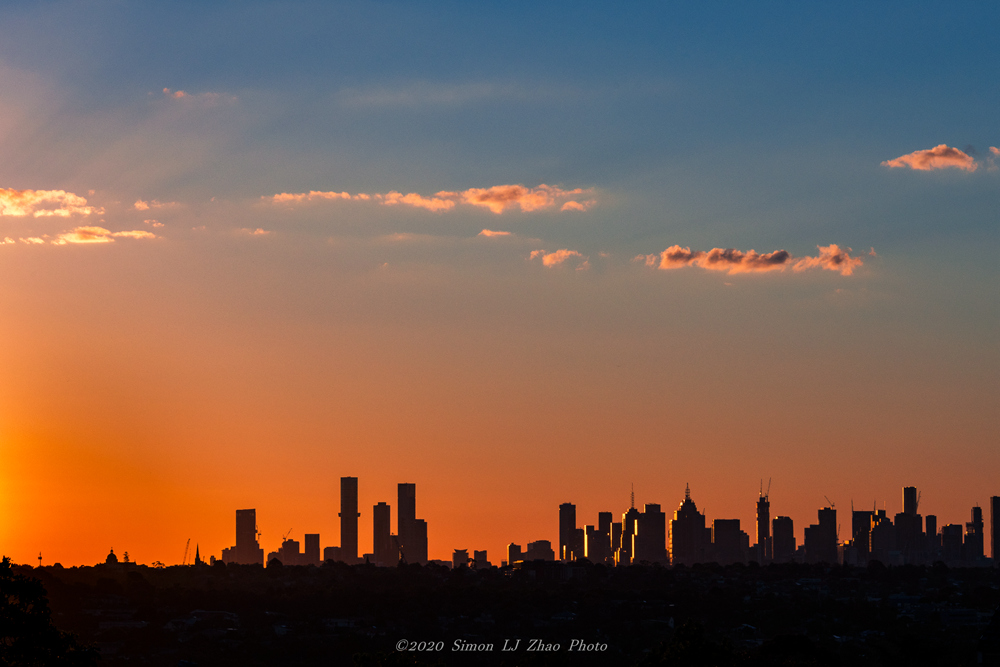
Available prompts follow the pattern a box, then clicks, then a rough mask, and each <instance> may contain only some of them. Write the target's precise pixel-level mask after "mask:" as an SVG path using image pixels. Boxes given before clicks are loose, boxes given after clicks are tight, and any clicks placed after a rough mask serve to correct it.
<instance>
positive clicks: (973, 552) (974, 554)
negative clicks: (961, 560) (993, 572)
mask: <svg viewBox="0 0 1000 667" xmlns="http://www.w3.org/2000/svg"><path fill="white" fill-rule="evenodd" d="M983 528H984V524H983V508H982V507H979V506H978V505H977V506H976V507H973V508H972V521H970V522H968V523H967V524H965V553H964V556H965V560H966V562H968V563H970V564H971V563H974V562H976V561H978V560H982V558H983V537H984V535H983Z"/></svg>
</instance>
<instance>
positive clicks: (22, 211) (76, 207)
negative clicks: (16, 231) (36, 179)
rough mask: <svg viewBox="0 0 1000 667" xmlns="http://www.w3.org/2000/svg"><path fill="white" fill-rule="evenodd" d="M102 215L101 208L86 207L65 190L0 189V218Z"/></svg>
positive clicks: (75, 196)
mask: <svg viewBox="0 0 1000 667" xmlns="http://www.w3.org/2000/svg"><path fill="white" fill-rule="evenodd" d="M91 213H97V214H98V215H100V214H102V213H104V209H103V208H97V207H94V206H88V205H87V200H86V199H85V198H84V197H81V196H80V195H76V194H73V193H72V192H66V191H65V190H14V189H12V188H11V189H3V188H0V216H11V217H24V216H28V215H31V216H34V217H36V218H40V217H47V216H58V217H62V218H68V217H69V216H71V215H90V214H91Z"/></svg>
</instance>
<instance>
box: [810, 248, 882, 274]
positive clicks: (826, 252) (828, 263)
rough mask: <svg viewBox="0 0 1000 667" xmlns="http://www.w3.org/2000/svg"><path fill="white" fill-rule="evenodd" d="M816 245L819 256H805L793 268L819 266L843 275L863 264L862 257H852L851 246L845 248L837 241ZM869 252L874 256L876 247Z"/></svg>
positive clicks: (850, 272) (852, 271)
mask: <svg viewBox="0 0 1000 667" xmlns="http://www.w3.org/2000/svg"><path fill="white" fill-rule="evenodd" d="M816 247H817V248H818V249H819V257H803V258H801V259H799V260H797V261H796V262H795V265H794V266H793V267H792V268H793V269H794V270H796V271H804V270H805V269H812V268H816V267H819V268H821V269H826V270H827V271H839V272H840V275H842V276H849V275H851V274H852V273H854V269H855V267H858V266H861V265H862V264H863V262H862V261H861V258H860V257H851V255H850V248H848V249H847V250H843V249H841V247H840V246H838V245H837V244H836V243H831V244H830V245H828V246H820V245H818V246H816ZM868 254H869V255H872V256H874V255H875V248H872V249H871V252H869V253H868Z"/></svg>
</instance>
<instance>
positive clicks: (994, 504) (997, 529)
mask: <svg viewBox="0 0 1000 667" xmlns="http://www.w3.org/2000/svg"><path fill="white" fill-rule="evenodd" d="M997 547H1000V496H992V497H991V498H990V558H992V559H993V564H994V565H1000V562H998V557H1000V554H997Z"/></svg>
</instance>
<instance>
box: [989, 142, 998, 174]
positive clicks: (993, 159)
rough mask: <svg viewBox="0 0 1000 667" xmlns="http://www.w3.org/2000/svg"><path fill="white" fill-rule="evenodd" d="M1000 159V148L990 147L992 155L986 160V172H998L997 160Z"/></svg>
mask: <svg viewBox="0 0 1000 667" xmlns="http://www.w3.org/2000/svg"><path fill="white" fill-rule="evenodd" d="M998 157H1000V148H997V147H996V146H990V154H989V156H988V157H987V158H986V162H987V165H988V166H987V167H986V171H996V170H997V158H998Z"/></svg>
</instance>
